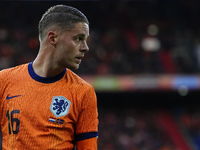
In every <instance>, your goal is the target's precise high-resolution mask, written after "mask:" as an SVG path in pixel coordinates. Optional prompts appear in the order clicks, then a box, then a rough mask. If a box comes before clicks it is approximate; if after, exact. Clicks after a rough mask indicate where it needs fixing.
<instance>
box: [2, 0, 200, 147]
mask: <svg viewBox="0 0 200 150" xmlns="http://www.w3.org/2000/svg"><path fill="white" fill-rule="evenodd" d="M55 4H66V5H71V6H74V7H76V8H78V9H80V10H81V11H82V12H83V13H84V14H85V15H86V16H87V17H88V19H89V21H90V37H89V39H88V45H89V47H90V51H89V52H88V53H87V54H86V55H85V58H84V59H83V61H82V63H81V66H80V68H79V69H78V70H77V71H75V72H76V73H77V74H78V75H92V76H101V75H102V76H106V75H111V76H112V75H113V76H114V75H146V74H151V75H163V74H168V75H194V74H195V75H198V74H199V73H200V21H198V20H199V18H200V1H198V0H194V1H193V0H182V1H167V0H166V1H160V0H145V1H129V0H126V1H125V0H124V1H123V0H122V1H60V2H58V1H37V2H35V1H34V2H33V1H31V2H25V1H23V2H22V1H2V2H0V11H1V13H0V70H2V69H6V68H8V67H13V66H16V65H20V64H23V63H28V62H31V61H33V60H34V58H35V57H36V55H37V53H38V49H39V41H38V29H37V27H38V22H39V20H40V18H41V16H42V14H43V13H44V12H45V11H46V10H47V9H48V8H49V7H50V6H52V5H55ZM133 93H134V91H133ZM156 93H157V92H156V91H154V93H153V94H152V95H148V94H146V93H145V92H142V93H136V95H139V96H137V97H136V96H135V95H134V94H132V93H131V94H130V93H129V94H128V95H129V96H127V93H126V92H125V93H120V95H117V96H116V93H106V92H105V93H98V91H97V96H98V107H99V120H100V124H99V140H98V142H99V144H98V147H99V150H200V109H199V102H198V99H199V98H198V97H199V94H196V95H195V96H193V97H190V95H188V96H186V97H184V99H183V97H180V96H178V95H176V96H174V95H173V94H171V93H170V92H168V93H167V94H161V95H159V97H158V96H157V97H154V96H155V95H156ZM118 94H119V93H118ZM124 103H125V104H124ZM138 103H139V104H138ZM158 103H159V104H160V105H154V104H158ZM185 103H187V104H186V105H184V104H185ZM122 104H123V105H122ZM182 104H183V105H184V106H182ZM191 104H193V105H192V106H191V107H189V106H190V105H191ZM166 105H167V106H168V107H166ZM0 137H1V136H0Z"/></svg>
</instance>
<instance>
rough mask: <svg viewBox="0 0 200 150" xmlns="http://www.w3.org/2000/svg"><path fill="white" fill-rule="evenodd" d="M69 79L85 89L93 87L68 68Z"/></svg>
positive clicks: (73, 83) (74, 84)
mask: <svg viewBox="0 0 200 150" xmlns="http://www.w3.org/2000/svg"><path fill="white" fill-rule="evenodd" d="M66 73H67V80H68V81H69V82H71V84H72V85H73V86H76V87H80V88H84V90H88V89H93V86H92V85H91V84H89V83H88V82H86V81H85V80H84V79H82V78H81V77H80V76H78V75H77V74H76V73H74V72H73V71H71V70H69V69H67V71H66Z"/></svg>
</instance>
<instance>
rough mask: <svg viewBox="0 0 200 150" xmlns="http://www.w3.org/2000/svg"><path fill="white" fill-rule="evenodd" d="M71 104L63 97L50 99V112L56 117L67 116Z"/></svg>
mask: <svg viewBox="0 0 200 150" xmlns="http://www.w3.org/2000/svg"><path fill="white" fill-rule="evenodd" d="M70 104H71V102H70V101H69V100H68V99H67V98H65V97H64V96H55V97H53V99H52V102H51V107H50V110H51V112H52V113H53V114H54V115H55V116H56V117H61V116H65V115H67V114H68V111H69V107H70Z"/></svg>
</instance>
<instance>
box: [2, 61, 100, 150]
mask: <svg viewBox="0 0 200 150" xmlns="http://www.w3.org/2000/svg"><path fill="white" fill-rule="evenodd" d="M0 121H1V122H0V123H1V129H2V135H3V150H27V149H31V150H32V149H40V150H41V149H42V150H43V149H44V150H46V149H51V150H53V149H55V150H57V149H59V150H72V149H73V148H74V145H75V143H77V149H80V150H83V149H87V150H89V149H92V150H93V149H97V148H96V147H97V144H96V143H97V135H98V112H97V100H96V94H95V92H94V88H93V87H92V86H91V85H90V84H88V83H87V82H85V81H84V80H83V79H81V78H80V77H78V76H77V75H76V74H75V73H73V72H72V71H70V70H69V69H65V70H63V72H62V73H60V74H59V75H57V76H55V77H51V78H44V77H40V76H38V75H36V74H35V72H34V71H33V68H32V63H30V64H24V65H20V66H17V67H14V68H10V69H5V70H2V71H1V72H0ZM88 141H89V142H88ZM83 147H85V148H83Z"/></svg>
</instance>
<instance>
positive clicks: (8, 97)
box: [6, 94, 22, 100]
mask: <svg viewBox="0 0 200 150" xmlns="http://www.w3.org/2000/svg"><path fill="white" fill-rule="evenodd" d="M19 96H22V95H15V96H9V94H8V95H7V97H6V99H7V100H10V99H12V98H15V97H19Z"/></svg>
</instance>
